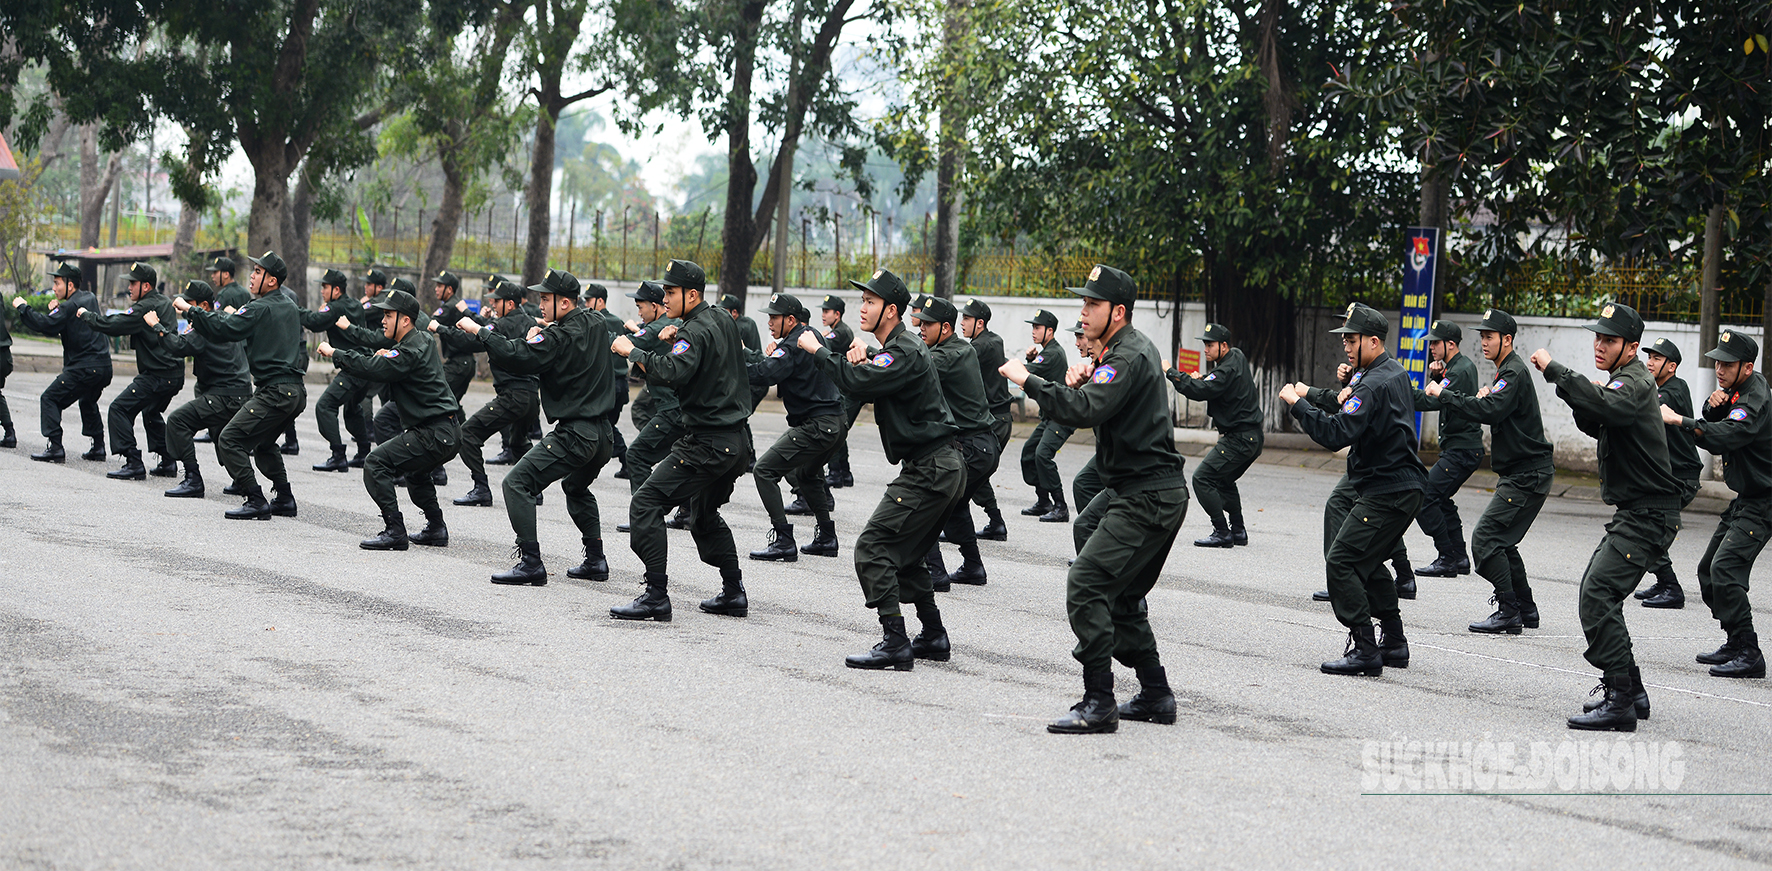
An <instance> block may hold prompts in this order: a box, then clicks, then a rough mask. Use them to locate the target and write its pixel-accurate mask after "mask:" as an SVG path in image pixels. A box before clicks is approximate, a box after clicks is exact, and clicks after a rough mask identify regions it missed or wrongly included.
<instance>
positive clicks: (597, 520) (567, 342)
mask: <svg viewBox="0 0 1772 871" xmlns="http://www.w3.org/2000/svg"><path fill="white" fill-rule="evenodd" d="M529 292H530V293H531V294H534V295H535V296H536V301H537V303H538V304H539V305H540V307H541V312H542V319H543V320H545V321H547V325H546V326H537V327H530V328H529V332H528V337H527V338H524V339H510V338H506V337H505V336H504V335H502V334H500V333H499V332H498V331H496V330H492V329H488V328H485V327H482V326H480V324H479V323H477V322H475V321H471V320H464V321H462V322H461V328H462V329H463V330H465V331H467V332H468V333H469V334H471V335H474V336H477V337H479V339H480V341H481V342H482V343H484V344H485V346H486V356H487V357H488V358H489V359H490V360H491V361H492V364H493V365H494V366H502V367H504V368H505V369H507V370H509V371H512V372H518V373H533V374H535V375H536V376H538V377H539V378H540V379H541V407H542V411H543V412H545V413H546V414H547V416H548V420H549V421H551V422H553V424H554V429H553V431H552V432H550V433H548V434H547V435H545V436H543V437H542V439H541V442H540V443H538V444H537V445H536V446H535V447H534V448H532V449H530V451H529V452H528V453H526V454H524V455H523V458H522V459H520V460H518V461H517V464H516V465H515V466H513V467H512V468H511V471H510V472H509V473H507V474H506V475H505V480H504V494H505V513H506V514H507V515H509V517H510V519H511V529H512V530H514V531H515V532H516V533H517V554H518V562H517V565H515V566H513V567H512V568H511V569H510V570H509V571H505V572H500V573H498V574H496V575H493V576H492V582H493V583H495V584H530V585H532V586H537V587H539V586H542V585H544V584H546V583H547V582H548V570H547V566H546V565H545V564H543V563H542V561H541V539H540V538H539V537H538V535H537V533H536V527H535V497H536V496H538V495H540V494H541V491H543V490H545V489H547V486H548V485H549V484H551V483H553V482H555V481H559V482H560V489H561V490H562V491H564V492H565V494H566V513H567V514H568V515H569V516H570V517H571V518H572V523H573V525H575V526H577V527H578V533H579V536H580V539H581V540H582V541H583V544H584V562H582V563H580V564H579V565H577V566H574V567H572V568H570V569H567V570H566V576H567V577H569V578H574V579H577V580H588V581H606V580H609V561H608V560H607V559H606V558H605V557H604V554H603V519H602V515H601V514H600V513H599V512H598V510H597V497H596V496H595V495H593V494H592V493H591V489H590V486H591V482H592V481H595V480H597V475H598V473H600V472H602V471H603V466H604V465H606V464H607V463H608V462H609V457H610V456H611V454H612V452H613V450H614V448H613V439H612V437H611V436H610V434H609V413H610V411H611V410H613V409H615V408H616V407H617V402H616V397H615V384H616V382H615V379H613V378H611V377H610V376H609V329H608V327H606V326H605V325H604V324H605V321H604V320H603V319H602V318H601V317H598V316H597V315H596V314H594V313H593V312H591V311H590V310H589V309H586V308H585V307H584V306H582V305H580V302H581V299H580V296H581V294H582V293H583V291H582V290H581V289H580V287H579V283H578V279H577V278H574V277H573V276H572V273H570V272H560V271H558V270H554V269H550V270H548V274H547V275H546V276H545V277H544V278H543V279H542V282H541V283H540V284H537V285H532V286H531V287H530V288H529Z"/></svg>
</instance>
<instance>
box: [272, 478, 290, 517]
mask: <svg viewBox="0 0 1772 871" xmlns="http://www.w3.org/2000/svg"><path fill="white" fill-rule="evenodd" d="M271 492H272V493H274V494H276V495H275V496H273V497H271V514H272V515H273V516H276V517H294V516H295V510H296V509H295V490H294V488H292V487H290V486H289V482H288V481H284V482H283V483H281V484H272V485H271Z"/></svg>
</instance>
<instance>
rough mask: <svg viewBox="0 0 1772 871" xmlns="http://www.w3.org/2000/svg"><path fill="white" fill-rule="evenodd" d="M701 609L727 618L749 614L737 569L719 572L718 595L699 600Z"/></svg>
mask: <svg viewBox="0 0 1772 871" xmlns="http://www.w3.org/2000/svg"><path fill="white" fill-rule="evenodd" d="M701 609H702V610H703V611H705V612H707V613H709V614H723V615H725V616H727V617H743V616H745V615H747V614H749V613H751V603H750V600H749V599H747V598H746V597H745V594H744V579H743V576H742V575H741V574H740V573H739V571H738V570H737V569H721V570H720V595H718V596H715V597H713V598H711V599H703V600H701Z"/></svg>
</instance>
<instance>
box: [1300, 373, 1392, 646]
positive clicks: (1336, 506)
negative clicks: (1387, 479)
mask: <svg viewBox="0 0 1772 871" xmlns="http://www.w3.org/2000/svg"><path fill="white" fill-rule="evenodd" d="M1335 374H1336V379H1337V381H1339V382H1340V387H1341V389H1340V390H1339V391H1338V390H1331V389H1329V388H1326V387H1312V388H1310V389H1309V391H1308V392H1307V393H1305V395H1304V401H1306V402H1309V403H1310V404H1312V405H1314V406H1316V407H1317V408H1318V409H1319V410H1321V411H1323V412H1325V413H1327V414H1335V413H1338V412H1339V411H1340V410H1341V403H1342V401H1343V400H1344V399H1345V398H1346V397H1345V396H1343V395H1342V394H1344V393H1346V392H1347V391H1348V390H1350V389H1352V387H1353V385H1356V384H1358V383H1360V380H1361V379H1363V378H1365V377H1366V371H1365V370H1364V369H1359V370H1356V369H1355V368H1354V367H1352V366H1350V365H1348V364H1346V363H1343V364H1341V365H1340V366H1339V367H1337V368H1336V373H1335ZM1359 498H1360V492H1359V490H1357V489H1355V487H1354V484H1353V482H1352V481H1351V480H1349V479H1348V476H1347V474H1346V473H1343V474H1342V476H1341V480H1339V481H1336V482H1335V486H1334V487H1333V488H1332V489H1330V491H1329V498H1328V499H1327V500H1325V501H1324V503H1323V558H1324V559H1325V560H1327V559H1328V558H1329V549H1330V548H1332V547H1334V546H1335V539H1336V537H1337V536H1339V535H1340V534H1341V527H1342V525H1343V524H1344V523H1346V522H1347V514H1348V512H1349V511H1352V510H1353V508H1354V503H1355V502H1357V501H1359ZM1388 561H1389V562H1390V564H1391V566H1393V567H1394V568H1395V569H1396V570H1397V575H1396V580H1395V585H1396V589H1397V598H1399V599H1413V598H1415V574H1414V572H1412V571H1411V570H1410V568H1409V549H1408V548H1407V547H1405V546H1404V545H1403V539H1402V537H1401V536H1398V537H1397V544H1396V547H1395V548H1393V549H1392V550H1391V553H1390V557H1389V560H1388ZM1374 571H1375V572H1376V573H1377V574H1375V575H1374V578H1377V577H1380V576H1382V577H1386V578H1388V577H1390V574H1389V572H1387V571H1386V570H1385V568H1384V565H1383V564H1382V563H1381V564H1380V565H1379V566H1378V568H1376V569H1374ZM1311 600H1312V601H1315V602H1327V601H1329V591H1328V590H1318V591H1316V592H1315V593H1312V594H1311ZM1408 650H1409V647H1408V645H1401V646H1399V647H1397V648H1396V649H1395V650H1388V651H1386V653H1387V658H1386V660H1385V664H1386V665H1390V666H1393V667H1396V668H1404V667H1406V666H1407V664H1408V655H1407V654H1408Z"/></svg>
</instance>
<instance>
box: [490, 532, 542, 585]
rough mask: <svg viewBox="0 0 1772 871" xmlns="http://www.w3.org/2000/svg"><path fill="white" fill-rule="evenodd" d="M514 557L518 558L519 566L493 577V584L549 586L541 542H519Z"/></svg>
mask: <svg viewBox="0 0 1772 871" xmlns="http://www.w3.org/2000/svg"><path fill="white" fill-rule="evenodd" d="M512 556H515V557H516V558H517V564H516V565H514V566H511V568H510V569H509V570H507V571H502V572H499V573H498V574H496V575H493V576H492V582H493V583H495V584H506V585H517V584H528V585H530V586H532V587H545V586H547V585H548V567H547V566H544V565H542V563H541V542H539V541H522V540H519V541H518V542H517V547H516V548H515V550H514V552H513V553H512Z"/></svg>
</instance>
